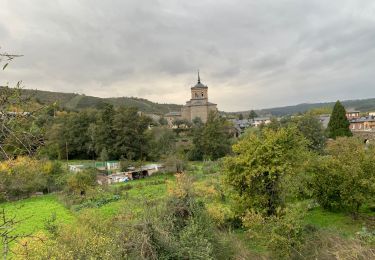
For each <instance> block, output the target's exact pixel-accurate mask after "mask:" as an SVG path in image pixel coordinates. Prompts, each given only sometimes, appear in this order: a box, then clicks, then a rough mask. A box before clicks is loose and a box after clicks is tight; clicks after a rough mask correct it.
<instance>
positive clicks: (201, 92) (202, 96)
mask: <svg viewBox="0 0 375 260" xmlns="http://www.w3.org/2000/svg"><path fill="white" fill-rule="evenodd" d="M191 99H192V100H206V101H207V100H208V87H207V86H205V85H203V84H202V83H201V77H200V75H199V70H198V82H197V84H195V86H194V87H192V88H191Z"/></svg>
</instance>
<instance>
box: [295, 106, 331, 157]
mask: <svg viewBox="0 0 375 260" xmlns="http://www.w3.org/2000/svg"><path fill="white" fill-rule="evenodd" d="M294 122H295V123H296V125H297V128H298V130H299V131H300V132H301V133H302V135H303V136H304V137H305V138H306V139H307V140H308V141H309V145H308V147H309V149H310V150H312V151H316V152H322V151H323V149H324V145H325V141H326V138H325V134H324V129H323V126H322V124H321V122H320V121H319V120H318V119H317V118H316V117H315V116H314V115H312V114H310V113H307V114H305V115H303V116H300V117H297V118H296V119H295V120H294Z"/></svg>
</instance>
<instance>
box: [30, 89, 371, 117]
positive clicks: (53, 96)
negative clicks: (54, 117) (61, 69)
mask: <svg viewBox="0 0 375 260" xmlns="http://www.w3.org/2000/svg"><path fill="white" fill-rule="evenodd" d="M23 92H24V93H25V94H26V95H30V96H33V97H34V98H35V99H36V100H37V101H38V102H39V103H42V104H52V103H55V102H57V103H58V105H59V106H60V107H62V108H64V109H67V110H82V109H86V108H96V107H99V106H100V105H102V104H104V103H109V104H112V105H114V106H115V107H119V106H125V107H136V108H138V109H139V110H140V111H142V112H145V113H155V114H166V113H168V112H171V111H180V110H181V107H182V105H178V104H160V103H156V102H152V101H149V100H147V99H143V98H136V97H115V98H100V97H93V96H86V95H83V94H77V93H63V92H53V91H44V90H31V89H23ZM342 103H343V105H344V106H345V108H346V109H347V110H348V109H350V110H358V111H361V112H368V111H375V98H369V99H355V100H344V101H342ZM334 104H335V102H320V103H302V104H298V105H292V106H284V107H274V108H266V109H259V110H255V111H256V112H257V114H258V115H261V116H266V115H272V116H285V115H293V114H297V113H304V112H306V111H308V110H310V109H314V108H322V107H333V105H334ZM249 112H250V110H248V111H239V112H230V113H227V114H240V113H242V114H247V113H249Z"/></svg>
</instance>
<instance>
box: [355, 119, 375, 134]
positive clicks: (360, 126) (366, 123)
mask: <svg viewBox="0 0 375 260" xmlns="http://www.w3.org/2000/svg"><path fill="white" fill-rule="evenodd" d="M349 122H350V127H349V128H350V130H351V131H375V116H367V117H360V118H355V119H352V120H350V121H349Z"/></svg>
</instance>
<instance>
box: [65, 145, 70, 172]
mask: <svg viewBox="0 0 375 260" xmlns="http://www.w3.org/2000/svg"><path fill="white" fill-rule="evenodd" d="M65 153H66V167H67V168H68V169H69V152H68V141H65Z"/></svg>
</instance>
